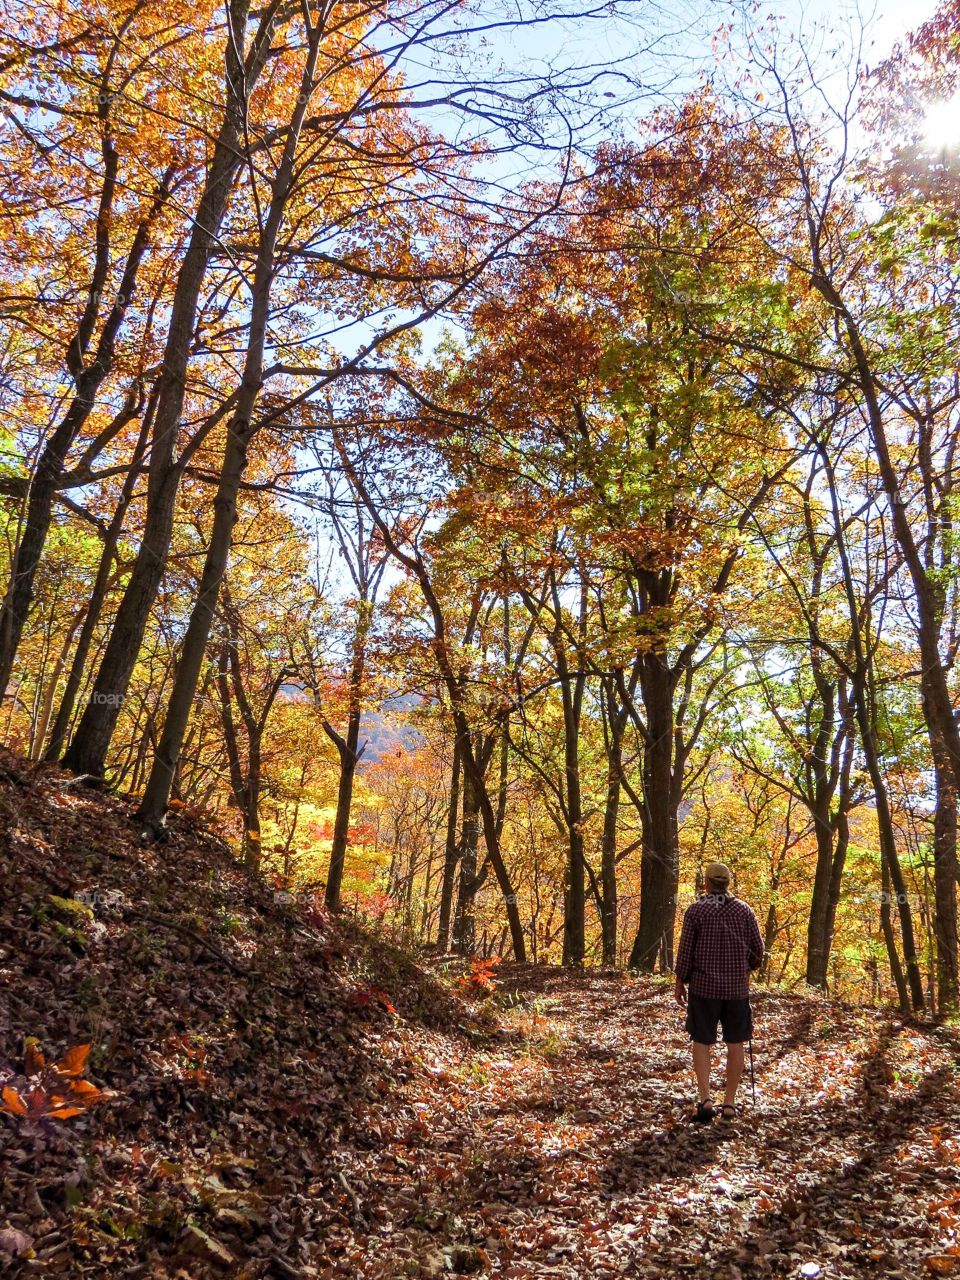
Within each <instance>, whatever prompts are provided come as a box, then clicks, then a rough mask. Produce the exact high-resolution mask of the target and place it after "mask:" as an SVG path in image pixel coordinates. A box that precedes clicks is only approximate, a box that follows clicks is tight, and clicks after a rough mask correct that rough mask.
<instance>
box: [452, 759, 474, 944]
mask: <svg viewBox="0 0 960 1280" xmlns="http://www.w3.org/2000/svg"><path fill="white" fill-rule="evenodd" d="M479 817H480V806H479V803H478V799H477V794H476V788H475V787H474V785H473V782H472V780H471V779H470V777H469V776H468V777H466V778H464V782H463V821H462V823H461V826H460V883H459V886H458V889H457V907H456V910H455V912H454V916H453V949H454V950H455V951H456V952H458V953H459V954H460V955H462V956H469V955H472V954H473V952H474V948H475V946H476V921H475V919H474V914H473V901H474V898H475V896H476V892H477V841H478V835H479Z"/></svg>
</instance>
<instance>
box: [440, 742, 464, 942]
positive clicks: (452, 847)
mask: <svg viewBox="0 0 960 1280" xmlns="http://www.w3.org/2000/svg"><path fill="white" fill-rule="evenodd" d="M459 812H460V743H459V740H458V739H455V740H454V744H453V764H452V765H451V767H450V798H449V803H448V805H447V838H446V843H445V845H444V855H443V879H442V880H441V882H440V922H439V924H438V926H437V948H438V950H440V951H446V950H447V948H448V947H449V945H450V916H451V913H452V910H453V886H454V881H455V879H456V874H457V867H458V865H459V861H460V846H459V844H458V842H457V818H458V816H459Z"/></svg>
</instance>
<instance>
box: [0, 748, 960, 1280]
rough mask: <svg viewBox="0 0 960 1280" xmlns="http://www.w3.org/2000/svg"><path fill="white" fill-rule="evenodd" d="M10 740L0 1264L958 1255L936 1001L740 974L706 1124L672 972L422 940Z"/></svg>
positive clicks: (556, 1270) (925, 1263) (9, 1267)
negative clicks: (732, 1109)
mask: <svg viewBox="0 0 960 1280" xmlns="http://www.w3.org/2000/svg"><path fill="white" fill-rule="evenodd" d="M2 766H3V767H2V771H0V777H2V784H0V820H2V821H0V830H2V835H0V866H2V875H3V883H4V885H5V886H11V888H10V889H8V891H7V892H6V893H5V895H4V897H3V901H2V903H0V920H2V935H0V936H2V954H0V991H2V998H0V1076H2V1080H0V1083H2V1085H3V1086H4V1091H3V1095H2V1096H3V1110H2V1112H0V1179H2V1181H0V1187H2V1208H0V1269H2V1270H3V1273H4V1274H9V1275H11V1276H14V1277H26V1276H40V1275H65V1276H71V1277H82V1276H90V1277H106V1276H112V1277H139V1276H142V1277H177V1278H179V1280H184V1278H187V1277H189V1278H190V1280H200V1278H202V1277H207V1276H211V1277H212V1276H231V1277H238V1278H240V1277H243V1278H245V1280H254V1277H257V1278H259V1277H315V1276H316V1277H319V1276H356V1277H383V1278H384V1280H386V1278H387V1277H390V1278H392V1277H403V1276H414V1277H417V1276H422V1277H440V1276H443V1275H447V1274H454V1275H456V1274H477V1275H492V1276H503V1277H512V1278H514V1280H520V1278H521V1277H541V1276H542V1277H546V1276H553V1277H569V1278H570V1280H573V1278H575V1277H585V1276H591V1277H592V1276H596V1277H608V1276H609V1277H613V1276H636V1277H645V1276H651V1277H653V1276H674V1275H690V1276H710V1277H718V1278H723V1280H737V1277H752V1276H784V1277H786V1276H803V1277H817V1276H822V1277H825V1278H830V1280H843V1278H844V1277H859V1276H864V1277H867V1276H870V1277H878V1276H884V1277H902V1278H903V1280H916V1277H919V1276H926V1275H932V1276H936V1275H953V1274H960V1236H958V1227H960V1186H958V1178H957V1168H958V1164H960V1088H958V1084H960V1080H958V1071H957V1062H958V1049H960V1034H958V1030H957V1028H956V1026H955V1025H953V1024H949V1023H947V1024H940V1025H937V1024H935V1023H933V1022H927V1023H921V1022H910V1021H905V1020H904V1019H903V1018H902V1017H900V1016H899V1015H896V1014H894V1013H892V1012H890V1011H887V1010H878V1009H871V1008H857V1007H854V1006H851V1005H845V1004H840V1003H836V1002H832V1001H829V1000H826V999H822V998H819V997H816V996H807V995H798V994H792V995H791V994H787V993H783V992H776V991H773V990H758V991H757V992H756V995H755V1008H756V1023H757V1026H756V1038H755V1042H754V1049H755V1059H756V1062H755V1065H756V1101H755V1102H754V1101H752V1099H751V1091H750V1082H749V1079H747V1081H746V1082H745V1085H744V1090H743V1093H742V1095H741V1098H742V1102H743V1104H744V1105H743V1110H742V1113H741V1116H740V1117H739V1119H738V1120H737V1121H735V1122H734V1123H733V1124H731V1125H728V1126H722V1125H721V1124H720V1123H714V1124H713V1125H710V1126H707V1127H705V1128H701V1127H700V1126H694V1125H690V1124H689V1123H688V1121H687V1115H688V1113H689V1109H690V1102H691V1077H690V1071H689V1058H688V1050H687V1043H686V1036H685V1034H684V1031H683V1024H682V1017H681V1015H680V1013H679V1011H678V1010H677V1008H676V1007H675V1006H674V1005H673V1002H672V989H671V985H670V984H669V983H668V981H667V980H666V979H663V978H660V977H651V976H644V977H632V976H629V975H625V974H624V973H621V972H616V971H612V970H603V971H597V970H594V971H583V972H576V971H569V970H562V969H559V968H555V967H548V966H530V965H527V966H513V965H501V966H499V967H496V968H491V969H489V970H483V969H482V967H481V972H480V974H479V979H480V980H479V981H477V980H476V979H477V971H476V969H475V970H474V973H473V978H471V976H470V971H469V970H468V971H467V972H464V968H465V966H464V962H463V961H461V960H457V961H453V960H451V959H450V958H440V959H435V960H433V961H432V962H431V964H432V968H426V967H423V966H421V965H420V964H419V963H415V962H414V961H413V960H412V959H411V958H408V957H406V956H404V955H403V953H402V952H401V951H399V950H398V949H396V948H395V947H393V946H392V945H391V944H390V943H389V942H388V941H386V940H384V939H377V938H374V937H371V936H368V935H367V934H364V933H363V932H361V931H360V930H358V929H357V928H356V927H354V926H351V925H349V924H348V923H346V922H342V921H336V922H334V921H332V920H331V919H330V917H329V916H328V915H326V914H325V913H323V912H322V911H320V910H318V909H317V908H315V907H314V906H313V905H312V904H311V903H310V902H309V901H308V900H306V899H303V900H298V899H287V898H285V897H284V896H283V895H280V896H279V898H278V895H276V894H275V893H274V892H272V891H271V890H269V889H268V888H267V887H265V886H264V884H263V883H262V881H260V880H258V879H257V878H255V877H253V876H251V875H250V874H249V873H247V872H245V871H244V870H242V869H241V868H240V867H239V865H238V863H237V862H236V861H235V859H234V858H233V857H231V855H230V853H229V851H228V850H227V849H226V848H225V846H222V845H220V843H219V841H218V840H217V838H216V837H214V836H212V835H211V834H210V833H208V832H204V831H201V830H195V829H193V828H192V827H191V826H190V825H189V824H188V823H187V822H186V821H185V820H182V819H180V820H175V821H174V822H173V823H172V825H171V833H170V837H169V839H168V840H167V841H166V842H164V843H162V844H150V845H147V844H144V843H143V841H142V840H141V838H140V835H139V831H138V828H137V826H136V825H135V823H134V822H133V820H132V812H131V810H130V808H129V806H128V805H127V803H126V802H125V801H124V800H122V799H119V798H117V797H115V796H112V795H110V794H109V793H104V792H101V791H93V790H89V789H86V788H84V786H83V785H82V784H78V783H77V781H76V780H75V779H73V778H71V777H70V775H68V774H66V773H64V772H62V771H60V770H58V769H56V768H54V767H51V766H44V767H43V768H41V769H39V770H38V769H37V768H36V767H35V766H27V765H25V764H24V763H23V762H22V761H19V760H15V759H14V758H13V757H10V756H9V755H4V756H3V759H2ZM488 975H489V979H490V984H491V987H492V989H491V990H487V991H483V990H480V989H476V988H482V987H483V985H484V983H485V981H486V978H487V976H488ZM30 1037H35V1038H36V1042H34V1041H33V1040H30V1039H28V1038H30ZM25 1041H26V1044H25ZM87 1044H89V1045H91V1049H90V1051H89V1056H88V1057H86V1058H85V1057H84V1051H83V1050H82V1049H81V1046H83V1045H87ZM44 1053H45V1054H46V1055H47V1057H48V1058H49V1060H50V1062H51V1063H52V1062H53V1061H54V1060H56V1061H57V1062H59V1064H60V1071H59V1072H56V1071H55V1070H54V1068H53V1067H51V1066H50V1065H49V1064H47V1063H45V1062H43V1061H41V1058H40V1055H41V1054H44ZM31 1069H32V1078H27V1075H26V1073H27V1072H28V1071H31ZM57 1081H59V1084H57ZM78 1081H80V1082H81V1085H80V1086H78ZM83 1081H85V1082H86V1083H82V1082H83ZM58 1088H59V1089H60V1093H59V1094H58V1093H57V1089H58ZM24 1110H26V1112H27V1114H26V1115H23V1114H20V1113H21V1112H22V1111H24Z"/></svg>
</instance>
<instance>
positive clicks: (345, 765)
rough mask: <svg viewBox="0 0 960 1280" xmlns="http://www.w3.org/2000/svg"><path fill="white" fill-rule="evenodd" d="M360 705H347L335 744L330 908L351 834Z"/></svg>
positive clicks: (336, 900)
mask: <svg viewBox="0 0 960 1280" xmlns="http://www.w3.org/2000/svg"><path fill="white" fill-rule="evenodd" d="M360 719H361V711H360V707H359V706H353V707H351V708H350V717H349V720H348V722H347V735H346V737H345V738H341V740H340V743H341V744H342V747H341V746H340V744H338V750H339V756H340V781H339V784H338V786H337V814H336V817H335V819H334V822H333V843H332V844H331V846H330V867H329V870H328V871H327V887H326V891H325V893H324V901H325V903H326V905H327V908H328V910H330V911H339V910H340V888H341V886H342V884H343V867H344V863H345V861H346V856H347V841H348V839H349V836H350V810H351V808H352V806H353V781H354V778H355V776H356V772H357V763H358V760H359V757H358V755H357V746H358V744H359V742H360Z"/></svg>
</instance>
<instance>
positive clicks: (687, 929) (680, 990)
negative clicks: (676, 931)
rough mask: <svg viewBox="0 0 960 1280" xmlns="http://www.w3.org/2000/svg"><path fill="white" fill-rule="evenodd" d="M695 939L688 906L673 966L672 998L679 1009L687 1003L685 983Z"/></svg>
mask: <svg viewBox="0 0 960 1280" xmlns="http://www.w3.org/2000/svg"><path fill="white" fill-rule="evenodd" d="M695 941H696V930H695V926H694V923H693V920H692V918H691V916H690V908H689V907H687V909H686V911H685V912H684V913H683V928H682V930H681V931H680V945H679V947H677V963H676V965H675V966H674V968H675V970H676V974H677V985H676V987H675V988H674V993H673V994H674V999H675V1000H676V1002H677V1004H678V1005H680V1007H681V1009H682V1008H683V1006H684V1005H685V1004H686V1003H687V993H686V990H685V987H686V984H687V983H688V982H689V981H690V971H691V969H692V968H693V944H694V942H695Z"/></svg>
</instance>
